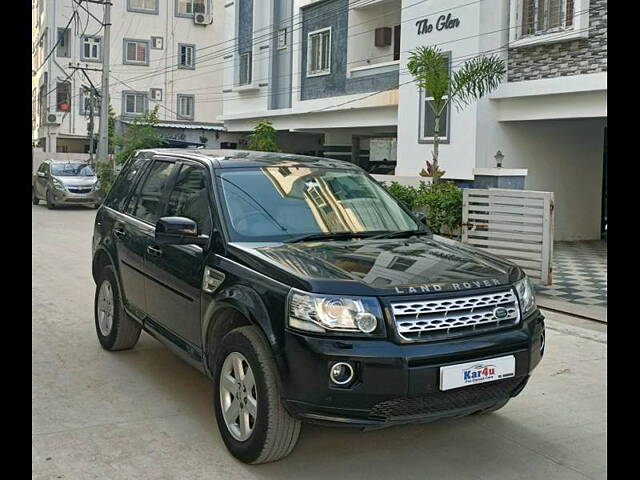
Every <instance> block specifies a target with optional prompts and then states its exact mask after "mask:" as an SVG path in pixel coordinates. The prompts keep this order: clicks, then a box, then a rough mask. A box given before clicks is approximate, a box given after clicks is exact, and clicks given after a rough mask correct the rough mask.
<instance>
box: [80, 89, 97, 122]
mask: <svg viewBox="0 0 640 480" xmlns="http://www.w3.org/2000/svg"><path fill="white" fill-rule="evenodd" d="M98 93H99V92H98ZM92 99H93V115H94V116H98V115H100V97H99V96H98V94H97V93H94V94H93V96H92V95H91V92H90V91H89V90H88V89H86V88H82V89H80V106H81V109H82V110H81V112H80V114H81V115H86V116H89V115H90V114H91V100H92Z"/></svg>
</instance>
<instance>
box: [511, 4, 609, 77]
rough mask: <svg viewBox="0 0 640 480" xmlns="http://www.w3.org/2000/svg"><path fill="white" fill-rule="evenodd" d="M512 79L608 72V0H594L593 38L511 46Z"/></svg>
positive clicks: (590, 11)
mask: <svg viewBox="0 0 640 480" xmlns="http://www.w3.org/2000/svg"><path fill="white" fill-rule="evenodd" d="M507 68H508V71H507V77H508V81H509V82H519V81H522V80H537V79H540V78H553V77H565V76H569V75H580V74H585V73H598V72H606V71H607V0H591V2H590V7H589V38H585V39H580V40H574V41H570V42H559V43H551V44H546V45H538V46H530V47H520V48H511V49H509V54H508V65H507Z"/></svg>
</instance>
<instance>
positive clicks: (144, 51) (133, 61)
mask: <svg viewBox="0 0 640 480" xmlns="http://www.w3.org/2000/svg"><path fill="white" fill-rule="evenodd" d="M123 63H124V64H127V65H149V41H148V40H128V39H126V38H125V39H124V60H123Z"/></svg>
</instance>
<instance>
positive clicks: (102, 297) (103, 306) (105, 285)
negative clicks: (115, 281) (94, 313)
mask: <svg viewBox="0 0 640 480" xmlns="http://www.w3.org/2000/svg"><path fill="white" fill-rule="evenodd" d="M113 312H114V305H113V288H112V287H111V283H110V282H109V281H108V280H105V281H104V282H102V285H100V293H99V294H98V326H99V327H100V333H102V335H104V336H105V337H108V336H109V334H110V333H111V328H112V327H113Z"/></svg>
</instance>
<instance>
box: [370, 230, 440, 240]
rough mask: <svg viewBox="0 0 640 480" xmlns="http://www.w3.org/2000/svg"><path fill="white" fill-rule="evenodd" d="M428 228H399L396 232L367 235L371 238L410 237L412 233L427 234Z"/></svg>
mask: <svg viewBox="0 0 640 480" xmlns="http://www.w3.org/2000/svg"><path fill="white" fill-rule="evenodd" d="M428 234H429V231H428V230H399V231H396V232H386V233H381V234H380V235H374V236H373V237H369V238H371V239H376V238H399V237H410V236H412V235H428Z"/></svg>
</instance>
